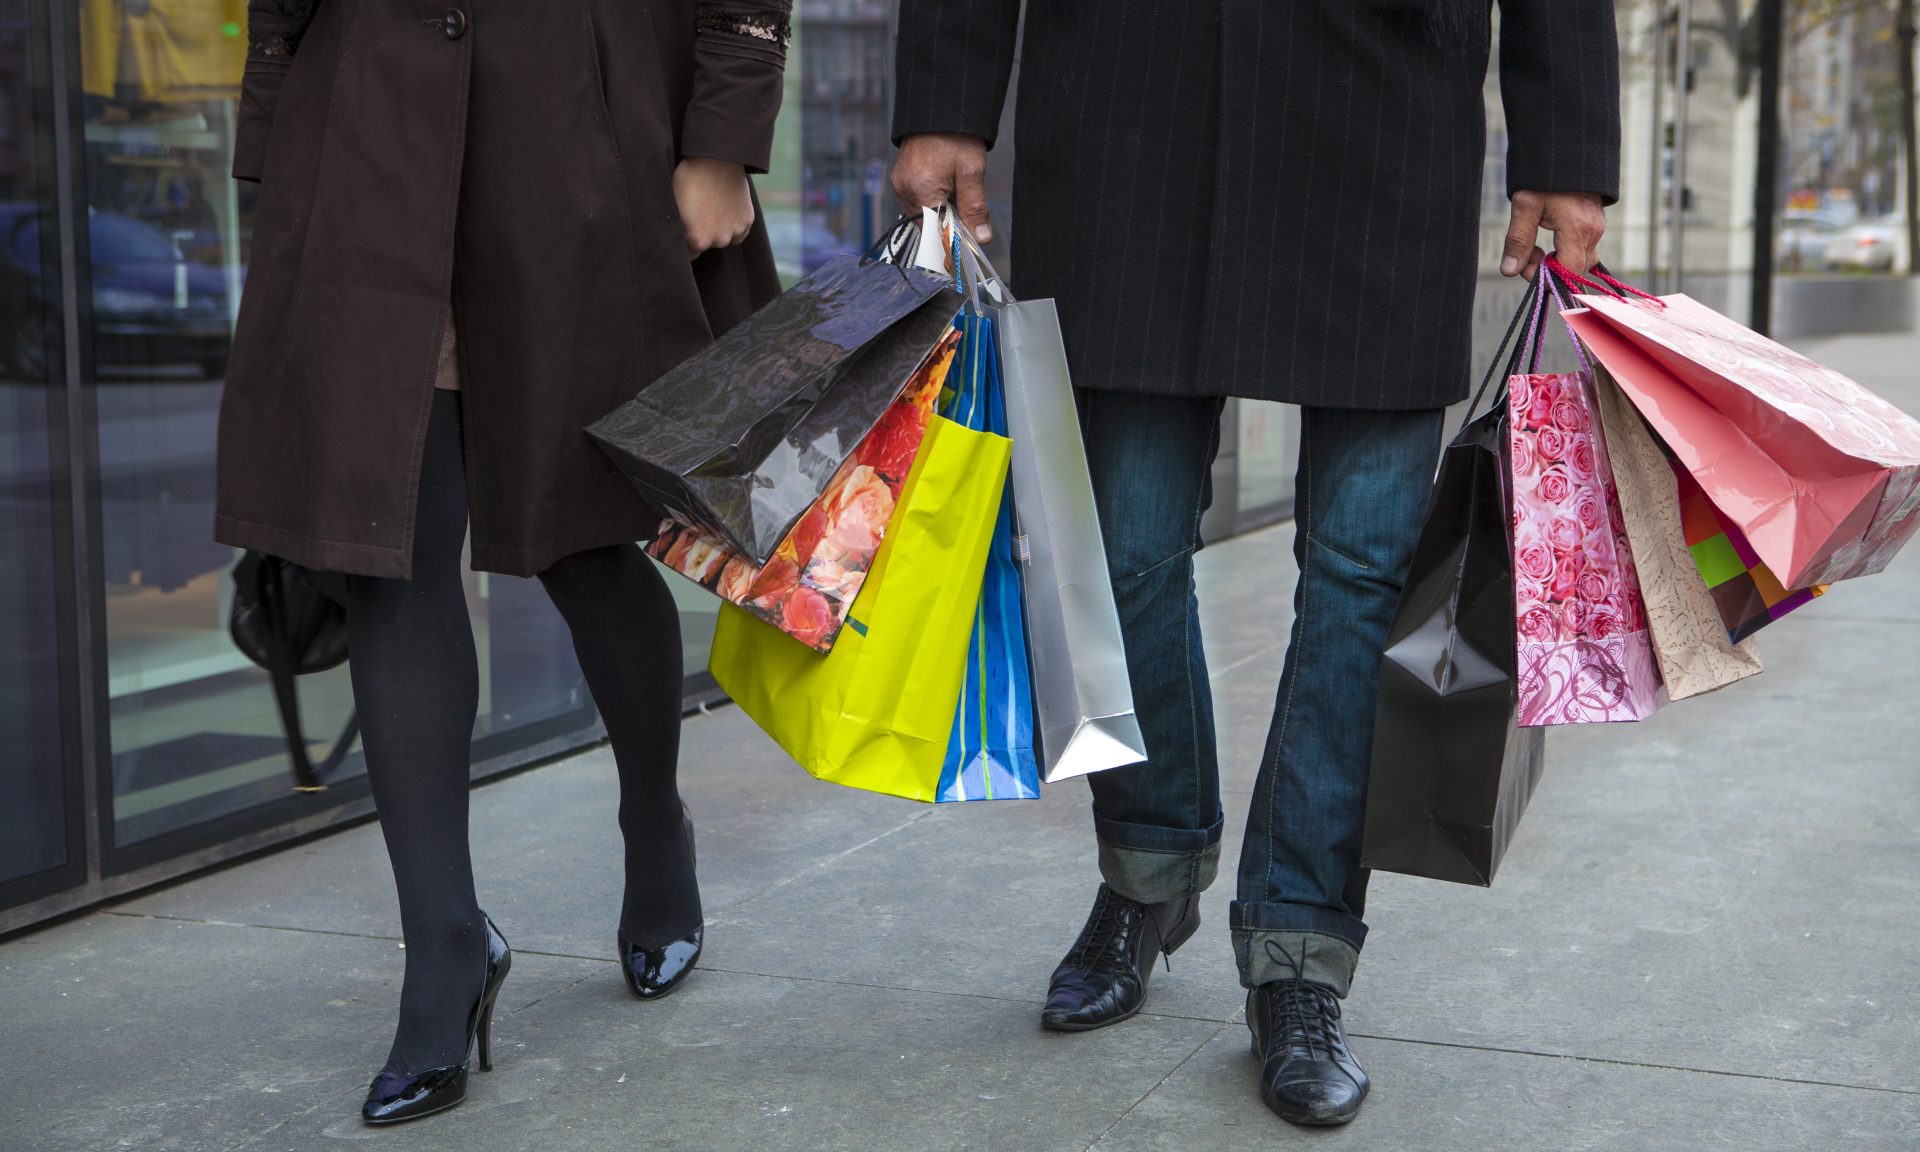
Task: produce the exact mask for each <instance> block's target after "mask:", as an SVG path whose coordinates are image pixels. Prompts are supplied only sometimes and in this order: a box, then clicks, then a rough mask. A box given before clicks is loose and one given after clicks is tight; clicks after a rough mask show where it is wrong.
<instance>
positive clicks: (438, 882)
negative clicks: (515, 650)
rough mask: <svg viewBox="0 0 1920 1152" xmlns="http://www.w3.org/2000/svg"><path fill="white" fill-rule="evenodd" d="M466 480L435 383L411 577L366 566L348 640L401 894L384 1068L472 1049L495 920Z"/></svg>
mask: <svg viewBox="0 0 1920 1152" xmlns="http://www.w3.org/2000/svg"><path fill="white" fill-rule="evenodd" d="M466 532H467V481H466V469H465V464H464V462H463V460H462V453H461V446H460V398H459V395H458V394H457V393H453V392H436V393H435V394H434V398H433V418H432V420H431V421H430V422H429V424H428V426H427V443H426V449H425V453H424V455H423V458H422V460H421V465H420V504H419V514H418V518H417V520H416V523H415V527H414V544H413V579H411V580H379V579H373V578H369V577H359V576H356V577H354V578H353V580H352V581H351V583H350V586H349V593H348V608H347V645H348V651H350V652H351V653H352V659H351V666H352V673H353V698H354V703H355V705H356V706H357V707H358V708H359V710H360V723H361V737H360V738H361V741H362V746H363V747H364V748H365V749H366V756H367V778H368V781H369V782H370V783H371V784H372V786H373V799H374V803H375V805H376V806H377V807H378V808H379V811H380V830H381V831H382V832H383V833H385V835H386V840H387V855H388V856H389V857H390V858H391V860H392V862H393V879H394V886H395V887H396V888H398V889H399V892H400V928H401V931H402V933H404V935H405V937H406V947H407V961H406V984H405V985H404V987H403V988H402V989H401V992H400V1024H399V1028H398V1030H397V1031H396V1032H395V1034H394V1039H393V1050H392V1051H391V1053H389V1054H388V1056H387V1068H388V1069H389V1070H390V1071H395V1072H407V1073H414V1072H424V1071H426V1070H427V1069H430V1068H439V1067H444V1066H446V1065H449V1064H458V1063H460V1062H462V1061H464V1060H465V1059H466V1058H467V1016H468V1014H469V1013H470V1012H471V1011H472V1009H473V1005H474V1002H475V1001H476V1000H477V999H478V998H479V995H480V985H481V982H482V981H483V980H484V979H485V969H486V943H485V941H486V928H485V926H484V924H483V923H482V922H481V916H480V907H479V905H478V903H477V902H476V901H475V898H474V891H473V866H472V864H471V862H470V858H469V856H468V853H467V786H468V763H469V752H470V749H471V741H472V737H473V719H474V712H475V710H476V709H477V708H478V707H479V698H480V675H479V666H478V662H477V660H476V657H475V654H474V647H473V628H472V625H471V624H470V623H469V622H468V619H467V601H466V595H465V593H464V591H463V590H462V587H461V581H460V554H461V545H462V543H463V541H464V540H465V538H466Z"/></svg>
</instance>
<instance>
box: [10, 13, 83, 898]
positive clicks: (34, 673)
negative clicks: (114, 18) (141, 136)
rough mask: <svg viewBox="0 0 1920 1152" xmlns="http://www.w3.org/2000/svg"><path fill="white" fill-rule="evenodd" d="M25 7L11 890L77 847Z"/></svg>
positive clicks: (15, 230)
mask: <svg viewBox="0 0 1920 1152" xmlns="http://www.w3.org/2000/svg"><path fill="white" fill-rule="evenodd" d="M44 35H45V29H44V28H42V27H40V26H38V25H32V24H29V22H28V16H27V6H26V3H25V0H0V236H4V237H5V241H6V243H5V245H4V247H3V248H0V556H4V557H5V560H4V561H0V742H4V743H5V746H6V749H7V754H6V755H5V756H4V757H0V795H3V796H4V797H5V802H4V803H0V882H4V881H8V880H15V879H18V878H20V877H23V876H30V875H33V874H34V873H38V872H44V871H46V870H48V869H50V868H58V867H60V866H62V865H63V864H66V863H67V862H68V860H69V859H70V856H69V854H70V853H71V852H73V851H74V850H76V849H77V847H78V846H77V845H70V844H68V843H67V839H66V829H67V827H68V822H67V818H66V817H67V810H66V800H65V792H66V789H65V785H64V779H63V770H64V765H65V757H64V756H63V755H62V747H61V733H60V694H59V685H60V662H59V643H60V637H59V635H58V633H57V631H56V626H55V610H54V584H53V581H54V578H55V576H54V573H55V568H54V562H53V559H54V556H53V547H54V535H53V532H54V515H55V505H54V483H53V462H52V457H51V454H50V443H49V427H48V418H49V414H50V413H49V409H50V407H51V406H52V405H53V404H55V403H57V397H58V395H59V393H58V391H57V382H56V381H55V379H54V378H53V376H52V375H51V374H50V371H49V363H48V354H47V353H48V346H49V345H48V341H49V340H50V339H51V338H53V335H54V333H55V332H57V329H58V323H57V314H56V313H55V311H54V309H55V308H57V302H58V300H59V278H58V274H59V265H58V256H57V253H56V252H54V251H53V250H51V248H49V249H48V250H45V251H43V250H42V247H41V244H40V229H39V225H38V216H39V213H40V212H41V211H43V206H44V204H45V203H46V201H45V197H46V196H47V194H48V192H49V189H48V187H46V186H45V184H43V181H42V173H41V172H40V170H39V167H38V164H37V155H36V149H35V143H36V140H37V139H39V130H40V128H41V127H43V126H41V125H38V124H36V123H35V120H34V110H35V108H36V107H37V106H38V105H39V103H40V102H39V101H38V100H36V98H35V92H34V89H35V87H36V86H44V84H45V80H44V78H43V77H37V76H35V75H34V74H33V68H32V64H33V59H32V53H31V47H32V40H33V38H35V37H39V36H44Z"/></svg>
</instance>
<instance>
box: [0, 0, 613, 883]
mask: <svg viewBox="0 0 1920 1152" xmlns="http://www.w3.org/2000/svg"><path fill="white" fill-rule="evenodd" d="M78 19H79V29H80V35H81V55H82V72H83V85H82V86H83V88H84V93H85V95H84V101H85V116H84V119H85V143H86V159H87V200H88V202H87V207H86V209H85V212H86V234H87V239H88V251H89V270H90V273H91V277H90V284H89V294H90V299H91V302H92V312H93V324H92V328H91V331H90V336H91V351H92V364H93V369H94V372H93V379H92V381H91V386H92V387H93V389H94V394H95V398H96V407H97V411H98V419H99V432H98V436H99V457H100V479H99V492H100V520H101V537H102V542H103V546H104V552H103V555H102V556H101V558H100V569H101V572H102V576H103V579H104V582H105V594H106V595H105V599H106V613H107V637H108V653H107V684H108V696H109V714H110V716H111V723H112V749H113V773H112V778H113V813H114V833H115V835H114V839H115V843H116V844H117V845H119V846H122V847H124V846H126V845H129V844H132V843H135V842H138V841H143V840H146V839H149V838H151V837H153V836H156V835H160V834H162V833H168V832H174V831H177V830H181V829H186V828H191V827H194V826H197V825H202V824H205V823H206V822H208V821H210V820H213V819H215V818H218V817H221V816H226V815H229V814H232V813H237V812H243V811H246V810H248V809H252V808H256V807H258V806H260V805H262V804H266V803H270V802H273V801H278V800H281V799H283V798H285V797H286V796H288V794H289V793H288V777H287V771H286V764H285V742H284V738H283V735H282V732H281V729H280V725H279V716H278V712H277V711H276V709H275V706H274V700H273V696H272V693H271V690H270V688H269V685H268V682H267V679H266V677H265V676H264V674H262V673H260V672H259V671H257V670H256V669H254V668H253V666H252V665H251V664H249V663H248V662H247V661H246V660H245V658H244V657H242V656H241V655H240V653H239V652H238V651H237V650H235V648H234V647H233V645H232V643H231V642H230V640H229V639H228V637H227V633H226V619H227V614H228V611H229V609H230V607H231V603H232V584H231V581H230V579H229V577H228V575H227V573H228V570H229V569H230V568H231V567H232V565H233V562H234V560H235V559H236V553H235V552H234V550H233V549H230V548H226V547H223V546H220V545H216V544H215V543H214V542H213V540H212V539H211V531H212V523H213V493H214V440H215V429H216V424H217V419H218V412H219V404H220V391H221V378H222V377H223V376H224V374H225V372H226V366H227V353H228V348H229V344H230V340H231V336H232V330H233V320H234V317H235V315H236V314H237V311H238V305H239V297H240V288H241V285H242V283H243V281H244V278H245V269H246V260H247V246H248V241H249V234H250V230H251V221H252V207H253V200H254V195H255V190H254V188H253V186H252V185H248V184H242V183H239V182H236V181H234V180H232V179H231V178H230V177H229V175H228V172H229V169H230V167H231V162H232V148H233V132H234V113H235V106H236V102H237V100H238V97H239V84H240V76H241V71H242V68H243V66H244V62H245V53H246V49H245V21H246V4H245V0H83V3H81V5H80V7H79V14H78ZM0 227H8V223H7V221H6V219H5V217H4V216H0ZM38 229H39V222H38V221H37V220H35V219H33V218H32V215H31V213H24V214H22V216H21V217H20V222H19V223H18V224H17V225H15V226H14V231H13V233H12V234H11V237H10V239H11V242H12V245H13V248H14V249H21V248H22V247H25V248H32V247H35V246H37V245H38V244H39V243H40V241H39V237H38V235H37V233H38ZM467 584H468V596H469V602H470V604H471V606H472V611H473V619H474V631H475V639H476V642H477V646H478V648H479V652H480V661H481V705H480V716H479V719H478V722H477V724H476V728H475V735H476V737H478V738H480V739H481V740H482V741H483V743H482V744H481V745H480V749H479V750H480V752H481V754H482V755H495V754H501V753H505V752H509V751H511V750H512V749H513V747H514V746H515V745H516V744H517V743H525V742H526V739H528V738H531V737H530V736H522V735H517V734H522V733H526V732H527V731H528V729H529V727H530V726H540V727H539V732H540V733H541V735H542V737H543V738H544V736H547V735H552V734H553V733H552V732H551V728H552V724H551V723H547V724H544V725H542V722H550V721H551V722H564V719H565V718H567V717H572V719H573V723H574V724H575V726H576V728H582V729H583V728H584V727H585V724H586V723H587V721H588V720H589V718H590V710H589V708H590V706H589V705H588V704H587V698H586V694H585V692H584V690H583V689H582V686H581V681H580V674H579V671H578V669H577V667H576V666H575V665H574V662H573V657H572V651H571V648H570V647H569V646H568V644H567V641H566V635H565V630H564V627H563V625H562V624H561V622H560V620H559V617H558V615H557V614H556V613H555V612H554V611H553V609H552V607H551V605H550V604H548V603H547V601H546V598H545V597H544V596H543V595H541V594H540V592H539V590H538V588H537V587H535V586H534V585H533V584H532V583H531V582H527V581H519V580H510V579H505V578H500V577H493V578H488V577H484V576H476V575H473V574H469V576H468V581H467ZM300 694H301V703H302V711H303V714H304V715H303V719H304V720H305V725H306V729H307V736H308V738H309V739H310V740H311V741H313V742H314V749H313V750H314V753H315V754H316V755H322V754H324V753H325V751H326V750H327V747H328V746H329V745H330V742H331V740H332V738H333V737H334V736H335V735H336V734H337V733H338V732H339V731H340V729H341V728H342V726H343V725H344V723H345V720H346V718H347V716H348V714H349V713H350V711H351V708H352V699H351V690H350V687H349V683H348V677H347V672H346V669H345V668H341V669H336V670H335V671H333V672H329V673H325V674H322V675H319V676H312V677H304V678H302V680H301V683H300ZM359 771H360V768H359V765H358V758H357V757H356V758H354V760H351V761H349V763H348V770H347V772H348V775H352V774H355V773H358V772H359Z"/></svg>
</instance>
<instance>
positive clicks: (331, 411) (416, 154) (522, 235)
mask: <svg viewBox="0 0 1920 1152" xmlns="http://www.w3.org/2000/svg"><path fill="white" fill-rule="evenodd" d="M456 3H457V4H458V6H457V7H453V8H449V7H447V5H446V0H437V2H430V0H251V5H250V11H249V28H248V38H249V44H250V52H249V55H248V62H247V76H246V83H245V87H244V90H243V96H242V103H241V114H240V127H239V139H238V143H237V146H236V151H235V158H234V175H235V176H237V177H239V178H241V179H244V180H258V181H260V182H261V189H260V197H259V207H258V212H257V215H256V218H255V223H254V242H253V252H252V258H251V267H250V269H249V271H248V276H247V290H246V294H245V296H244V298H243V300H242V302H241V308H240V320H239V328H238V331H237V332H236V334H235V337H234V347H233V358H232V363H231V367H230V369H229V372H228V377H227V386H226V393H225V398H224V401H223V403H222V407H221V419H220V460H219V494H218V508H217V521H216V528H215V532H216V535H217V536H218V538H219V539H220V540H221V541H223V542H225V543H228V544H233V545H236V546H240V547H245V548H254V549H259V550H261V551H264V552H270V553H273V554H275V555H279V556H283V557H286V558H287V559H290V560H293V561H296V562H298V563H301V564H305V565H307V566H309V567H313V568H319V569H327V570H333V571H343V572H350V573H355V574H359V575H367V576H386V577H406V576H409V575H410V574H411V561H412V553H413V515H414V506H415V494H416V489H417V486H418V476H419V469H420V452H421V446H422V443H423V440H424V434H425V429H426V421H427V413H428V410H429V408H430V407H431V405H432V402H433V384H434V373H435V368H436V365H437V362H438V354H439V349H440V342H441V328H442V325H443V324H444V323H445V321H446V317H447V311H448V309H447V302H448V301H449V300H450V299H451V300H452V302H453V312H454V315H455V316H456V318H457V321H456V322H457V327H458V330H459V339H460V361H461V384H462V392H461V399H462V404H463V406H464V414H465V429H466V454H467V474H468V485H469V492H470V496H469V499H470V506H471V512H472V533H473V536H472V545H473V565H474V567H475V568H478V569H482V570H488V571H495V572H504V573H510V574H513V575H530V574H533V573H536V572H539V571H541V570H542V569H544V568H546V567H547V566H549V565H550V564H552V563H553V562H554V561H555V560H557V559H559V558H561V557H563V556H566V555H569V554H571V553H573V552H577V551H581V550H583V549H587V548H594V547H599V546H602V545H606V544H612V543H618V542H622V541H628V540H634V539H640V538H644V537H647V536H650V535H651V534H652V531H653V528H654V526H655V524H656V520H655V516H654V513H653V512H652V511H651V510H650V509H649V508H648V507H647V506H646V504H645V503H644V502H643V501H642V500H641V499H640V498H639V497H638V496H637V495H636V494H635V493H634V491H633V489H632V488H631V487H630V486H629V485H628V484H627V482H626V481H625V480H623V479H622V478H621V477H620V475H619V474H618V473H617V472H616V471H615V470H614V468H613V466H612V465H611V464H610V463H609V462H608V461H607V460H606V459H605V458H604V457H603V456H602V455H601V453H600V451H599V450H598V449H597V448H595V447H594V446H593V444H592V443H591V442H590V441H589V440H588V439H587V436H586V434H585V433H584V432H582V431H581V429H582V427H583V426H584V425H586V424H588V423H591V422H592V421H594V420H596V419H598V418H599V417H601V416H603V415H605V414H606V413H607V412H609V411H611V410H612V409H614V408H615V407H617V406H619V405H620V404H621V403H622V402H624V401H626V400H627V399H629V398H631V397H632V395H633V394H634V393H635V392H637V391H638V390H639V389H640V388H642V387H644V386H645V385H646V384H648V383H649V382H651V381H652V380H653V379H654V378H655V377H657V376H659V375H660V373H662V372H664V371H665V370H666V369H668V368H670V367H672V366H673V365H675V364H677V363H679V362H680V361H681V360H682V359H684V358H686V357H687V356H688V355H689V354H690V353H692V352H694V351H696V350H698V349H699V348H700V347H702V346H703V345H705V344H706V343H708V342H709V341H710V340H711V339H712V338H713V336H714V334H715V333H716V332H718V331H720V330H722V329H724V328H725V327H726V326H728V325H730V324H732V323H733V322H735V321H736V320H738V319H741V318H742V317H744V316H745V315H747V314H748V313H749V312H751V311H752V310H753V308H754V307H756V306H757V305H758V304H760V303H762V302H764V301H765V300H766V299H767V298H769V297H771V296H772V295H773V293H775V292H776V291H778V287H779V286H778V281H777V278H776V277H775V274H774V270H773V260H772V253H771V251H770V249H769V247H768V244H767V238H766V232H765V229H764V228H763V227H759V226H756V228H755V230H754V234H753V236H752V237H751V238H750V239H749V241H748V242H747V243H746V244H745V245H742V246H740V247H736V248H730V249H726V250H723V251H719V252H713V253H709V254H708V255H706V256H704V257H702V258H701V259H699V260H697V261H694V262H692V263H691V264H689V262H688V260H687V256H686V248H685V238H684V233H683V231H682V228H681V226H680V222H679V218H678V213H677V210H676V207H675V202H674V197H673V188H672V175H673V170H674V166H675V164H676V163H677V162H678V161H679V160H680V159H681V158H682V157H686V156H705V157H715V158H719V159H724V160H734V161H738V162H740V163H741V164H744V165H746V166H747V168H748V169H750V170H753V171H765V170H766V166H767V161H768V153H769V150H770V148H771V143H772V137H773V121H774V116H775V114H776V113H777V112H778V110H779V106H780V93H781V71H782V68H783V65H784V62H785V52H786V41H787V16H788V10H789V7H790V2H789V0H728V2H713V3H697V2H696V0H654V2H651V3H648V2H642V0H538V2H532V0H456Z"/></svg>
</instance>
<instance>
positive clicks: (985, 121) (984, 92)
mask: <svg viewBox="0 0 1920 1152" xmlns="http://www.w3.org/2000/svg"><path fill="white" fill-rule="evenodd" d="M1019 36H1020V0H901V3H900V39H899V42H898V43H897V44H896V45H895V48H894V101H893V139H894V142H895V143H899V142H900V141H901V140H904V139H906V138H907V137H908V136H913V135H917V134H919V133H923V132H951V133H961V134H964V135H967V136H978V137H980V138H981V139H982V140H985V141H986V142H987V144H988V146H992V144H993V141H994V138H995V137H996V136H998V135H999V133H1000V110H1001V108H1003V107H1004V106H1005V105H1006V102H1007V81H1008V80H1009V79H1011V77H1012V75H1013V53H1014V47H1015V44H1016V43H1017V41H1018V40H1019Z"/></svg>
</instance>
